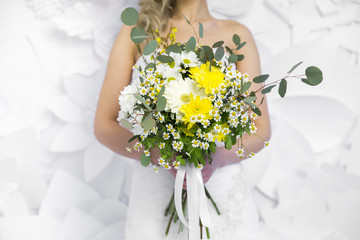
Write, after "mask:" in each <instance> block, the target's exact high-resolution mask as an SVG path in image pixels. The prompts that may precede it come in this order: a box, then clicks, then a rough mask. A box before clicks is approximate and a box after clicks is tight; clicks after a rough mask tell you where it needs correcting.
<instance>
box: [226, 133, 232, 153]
mask: <svg viewBox="0 0 360 240" xmlns="http://www.w3.org/2000/svg"><path fill="white" fill-rule="evenodd" d="M232 146H233V144H232V141H231V136H230V135H226V137H225V148H226V149H227V150H230V149H231V148H232Z"/></svg>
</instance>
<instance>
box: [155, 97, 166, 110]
mask: <svg viewBox="0 0 360 240" xmlns="http://www.w3.org/2000/svg"><path fill="white" fill-rule="evenodd" d="M165 107H166V98H165V97H158V99H157V103H156V110H158V111H159V112H161V111H163V110H164V109H165Z"/></svg>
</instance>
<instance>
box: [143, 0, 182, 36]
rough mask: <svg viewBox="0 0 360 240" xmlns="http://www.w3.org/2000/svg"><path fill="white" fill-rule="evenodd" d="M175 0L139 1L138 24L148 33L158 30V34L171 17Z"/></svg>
mask: <svg viewBox="0 0 360 240" xmlns="http://www.w3.org/2000/svg"><path fill="white" fill-rule="evenodd" d="M175 3H176V0H140V1H139V6H140V8H141V10H140V15H139V21H138V24H139V25H140V26H141V27H143V28H144V29H145V31H146V32H148V31H149V29H150V27H151V28H152V29H153V30H155V29H156V30H158V31H159V32H160V33H162V31H163V30H164V28H165V27H166V24H167V21H168V20H169V18H170V17H171V16H172V15H173V13H174V9H175Z"/></svg>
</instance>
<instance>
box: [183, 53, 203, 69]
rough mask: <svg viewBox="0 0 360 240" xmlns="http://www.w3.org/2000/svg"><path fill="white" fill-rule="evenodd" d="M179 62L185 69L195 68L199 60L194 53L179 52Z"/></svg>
mask: <svg viewBox="0 0 360 240" xmlns="http://www.w3.org/2000/svg"><path fill="white" fill-rule="evenodd" d="M181 62H182V63H183V64H184V65H185V67H196V66H198V64H199V59H198V58H197V56H196V53H195V52H192V51H190V52H187V51H183V52H181Z"/></svg>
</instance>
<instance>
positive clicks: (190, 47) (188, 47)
mask: <svg viewBox="0 0 360 240" xmlns="http://www.w3.org/2000/svg"><path fill="white" fill-rule="evenodd" d="M195 47H196V39H195V38H194V37H191V38H190V39H189V41H187V43H186V47H185V51H187V52H191V51H194V50H195Z"/></svg>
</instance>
